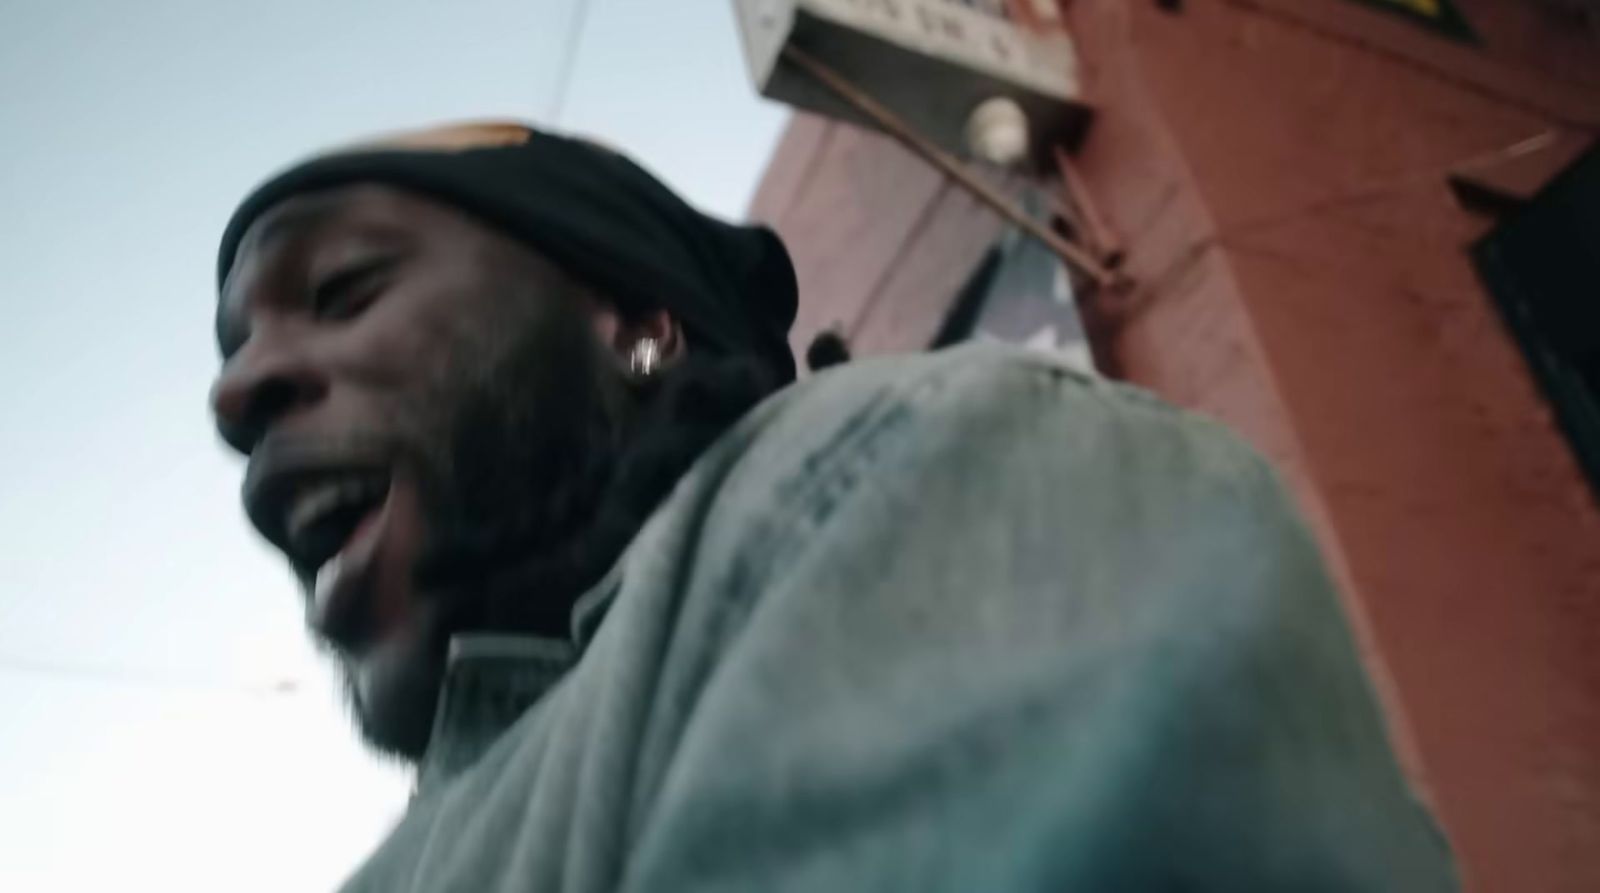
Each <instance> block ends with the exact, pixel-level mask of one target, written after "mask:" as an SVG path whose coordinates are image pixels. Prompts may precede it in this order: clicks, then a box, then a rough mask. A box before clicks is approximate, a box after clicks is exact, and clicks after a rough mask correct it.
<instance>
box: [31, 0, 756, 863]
mask: <svg viewBox="0 0 1600 893" xmlns="http://www.w3.org/2000/svg"><path fill="white" fill-rule="evenodd" d="M578 6H579V0H453V2H445V0H276V2H270V3H269V2H259V0H252V2H244V0H137V2H135V0H0V209H3V212H4V218H3V222H0V302H3V307H4V317H3V319H4V320H5V323H6V325H5V329H4V331H5V335H4V351H3V353H0V364H3V365H0V373H3V374H0V468H4V470H5V472H6V482H5V483H4V484H3V485H0V779H3V781H0V890H7V891H13V890H14V891H30V893H31V891H53V890H70V891H76V890H96V891H98V890H107V889H124V890H145V889H149V890H163V891H188V890H195V891H199V890H205V891H213V890H219V889H227V890H237V891H253V890H262V891H267V890H271V891H283V890H320V889H329V888H331V887H333V886H334V885H335V884H336V883H337V882H338V881H339V880H341V879H342V878H343V877H344V875H345V873H346V872H347V871H348V870H349V869H350V868H352V867H353V866H354V865H355V864H356V863H357V862H358V861H359V860H360V859H361V858H362V857H363V856H364V855H365V854H366V853H367V851H368V850H369V849H370V847H371V846H372V845H373V844H374V843H375V842H376V841H377V840H378V839H379V838H380V836H381V835H382V833H383V831H384V829H385V828H386V827H387V826H388V825H389V824H390V823H391V822H392V821H393V820H394V818H395V817H396V816H397V815H398V813H399V811H400V809H401V807H402V806H403V803H404V799H405V794H406V787H407V781H406V779H405V777H404V775H403V774H402V773H401V772H399V771H398V770H396V769H395V768H393V767H389V766H385V765H384V764H382V763H380V762H378V761H377V760H375V759H374V758H372V757H370V756H369V755H368V754H367V753H366V752H364V751H363V750H362V749H361V747H360V746H359V745H358V744H357V743H356V741H355V738H354V736H353V734H352V733H351V731H350V729H349V726H348V723H347V721H346V719H345V717H344V716H343V714H342V712H341V707H340V705H339V703H338V700H337V697H336V696H335V691H334V686H333V685H332V682H331V675H330V674H329V673H328V672H327V670H326V668H325V667H323V666H322V664H321V663H320V661H319V660H318V659H317V658H316V657H315V656H314V654H313V653H312V652H311V650H310V649H309V647H308V646H307V645H306V644H305V640H304V637H303V634H302V631H301V626H300V618H299V614H298V608H297V605H296V596H295V595H294V591H293V588H292V584H291V582H290V579H289V577H288V574H287V573H286V572H285V571H284V570H283V569H282V568H281V566H280V564H279V562H278V561H277V559H276V558H275V557H274V556H272V555H270V554H269V553H268V552H267V550H266V549H265V548H264V547H263V545H262V544H261V543H260V541H258V539H257V538H256V537H255V535H254V534H253V533H252V532H250V531H249V529H248V527H247V526H246V524H245V522H244V519H243V516H242V514H241V513H240V510H239V508H238V499H237V495H236V494H237V486H238V477H239V474H240V466H239V464H238V462H237V461H235V460H234V459H233V458H232V457H231V456H229V455H228V454H227V453H226V452H225V451H224V450H223V449H222V448H221V447H220V446H219V445H218V442H217V440H216V437H215V435H214V434H213V432H212V429H211V427H210V421H209V419H208V417H207V415H206V411H205V393H206V388H207V386H208V384H209V382H210V378H211V376H212V374H213V373H214V371H215V367H216V358H215V353H214V347H213V345H212V342H211V335H210V314H211V304H212V300H213V290H212V281H211V274H212V264H213V258H214V252H215V246H216V239H217V236H218V235H219V233H220V227H221V225H222V223H223V221H224V220H225V218H226V216H227V214H228V212H229V211H230V210H231V208H232V205H233V204H234V203H235V202H236V201H237V200H238V199H239V198H240V197H241V196H242V194H243V193H244V191H245V190H247V189H248V188H249V187H250V185H251V184H252V183H254V182H255V181H257V180H259V179H261V178H262V177H264V176H265V175H266V174H268V173H269V172H271V171H272V170H273V169H274V168H276V167H279V166H280V165H282V164H284V163H287V162H288V161H291V160H293V159H294V158H296V157H298V156H300V155H303V154H305V153H307V152H309V151H312V150H314V149H316V148H318V147H321V146H326V145H331V144H337V143H340V142H344V141H347V140H350V139H352V138H355V137H360V136H363V135H367V134H370V133H373V132H377V131H385V130H392V129H396V128H404V127H409V126H414V125H417V124H424V123H428V122H432V121H436V120H441V119H451V118H464V117H479V116H486V115H494V116H515V117H522V118H528V119H532V120H534V121H537V122H542V123H547V124H548V123H550V121H551V116H552V115H553V114H555V111H556V110H557V109H558V108H559V109H560V110H561V113H560V116H559V122H558V123H559V124H560V125H562V126H563V127H567V128H571V129H575V130H580V131H584V132H587V133H590V134H592V135H595V136H598V137H600V138H602V139H603V140H604V141H606V142H608V143H610V144H612V145H614V146H617V147H619V148H621V149H623V150H625V151H628V152H630V153H632V154H634V155H635V156H636V157H638V158H640V159H641V160H642V161H644V162H645V163H646V164H647V165H648V166H649V167H651V168H652V169H654V170H655V171H657V172H658V173H660V174H661V175H662V176H663V177H664V178H666V179H667V180H668V181H669V182H670V183H672V184H673V185H675V186H677V187H678V188H679V189H680V190H682V191H683V192H684V193H685V194H686V195H687V196H688V197H689V198H690V199H691V200H693V201H695V202H696V203H698V204H700V205H701V206H702V207H705V208H706V209H708V210H711V211H714V212H717V213H721V214H723V215H725V216H739V215H740V214H741V213H742V212H743V210H744V208H745V205H746V203H747V201H748V199H749V196H750V193H751V191H752V190H753V188H754V185H755V183H756V181H757V179H758V178H759V176H760V174H761V171H762V170H763V168H764V165H765V163H766V160H767V158H768V156H769V154H770V152H771V149H772V146H773V145H774V143H775V141H776V138H777V136H778V133H779V131H780V130H781V128H782V125H783V122H784V120H785V117H786V112H785V110H784V109H782V108H781V107H779V106H775V105H772V104H769V103H766V102H764V101H762V100H760V99H759V98H758V97H756V96H755V95H754V93H753V91H752V89H751V87H750V86H749V84H748V81H747V79H746V76H745V72H744V68H743V61H742V59H741V56H740V50H739V46H738V42H737V38H736V36H735V33H734V30H733V20H732V12H731V3H730V2H729V0H671V2H667V0H589V11H588V14H587V16H586V18H585V20H584V21H583V23H582V24H583V27H582V29H581V41H580V42H579V44H578V50H577V55H576V64H575V66H574V68H573V69H572V77H571V80H570V85H569V89H568V91H567V95H566V96H565V98H564V99H561V98H559V97H558V95H557V94H558V93H559V92H560V91H559V88H558V85H559V84H560V83H561V81H562V79H561V77H560V72H561V70H562V67H563V64H564V62H565V61H566V58H567V57H566V47H567V42H568V41H567V37H568V34H569V33H570V30H571V27H572V25H573V21H574V20H573V14H574V11H575V10H576V9H577V8H578ZM282 689H289V690H287V691H284V690H282Z"/></svg>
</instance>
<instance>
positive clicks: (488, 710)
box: [416, 566, 622, 796]
mask: <svg viewBox="0 0 1600 893" xmlns="http://www.w3.org/2000/svg"><path fill="white" fill-rule="evenodd" d="M621 585H622V575H621V571H620V566H619V567H618V568H613V569H612V571H611V573H609V574H607V575H606V577H605V578H604V579H602V580H601V581H600V582H599V583H598V584H596V585H595V586H594V587H593V588H592V589H590V590H589V591H588V592H586V593H584V595H583V597H582V598H580V599H578V601H577V602H576V603H575V604H574V605H573V608H572V620H571V624H572V627H571V632H570V634H569V635H568V637H567V638H565V639H558V638H550V637H543V636H529V635H518V634H503V633H466V634H462V635H458V636H456V637H454V638H452V639H451V640H450V650H449V653H448V656H447V659H446V664H445V676H444V682H443V685H442V686H441V688H440V692H439V706H438V709H437V711H436V712H435V714H434V717H433V731H432V733H431V735H430V736H429V739H428V751H427V754H426V755H425V756H424V757H423V759H422V762H421V763H420V764H419V766H418V770H417V788H416V795H417V796H424V795H426V794H428V793H429V792H430V791H433V790H436V789H437V788H439V787H440V786H442V785H443V784H445V783H446V782H448V781H449V780H450V779H452V778H454V777H456V776H457V775H459V774H460V773H461V772H462V771H463V770H465V769H467V768H468V767H470V766H472V764H474V763H476V762H477V761H478V760H479V758H481V757H482V756H483V754H484V752H485V751H487V750H488V749H489V748H490V746H492V745H493V744H494V743H495V741H496V740H498V739H499V738H500V736H501V735H502V734H503V733H504V732H505V731H506V730H507V729H509V728H510V727H511V725H512V724H513V723H515V722H516V721H517V719H518V718H519V717H521V716H522V715H523V714H524V713H526V712H527V711H528V708H530V707H532V706H533V705H534V704H535V703H537V702H538V701H539V700H540V699H541V698H543V697H544V696H545V694H547V693H548V692H549V691H550V689H552V688H554V687H555V685H556V683H557V682H560V681H561V679H562V677H564V676H566V674H567V672H568V671H570V670H571V669H572V668H573V666H575V665H576V664H577V662H578V659H579V658H580V657H581V656H582V654H583V652H584V650H585V649H587V648H588V646H589V642H590V641H592V640H593V639H594V635H595V633H596V632H597V631H598V630H599V628H600V623H601V621H603V620H604V619H605V615H606V612H607V611H609V610H610V608H611V603H612V602H613V601H614V600H615V599H616V596H617V592H618V590H619V589H621Z"/></svg>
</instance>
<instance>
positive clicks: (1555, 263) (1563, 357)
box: [1473, 147, 1600, 490]
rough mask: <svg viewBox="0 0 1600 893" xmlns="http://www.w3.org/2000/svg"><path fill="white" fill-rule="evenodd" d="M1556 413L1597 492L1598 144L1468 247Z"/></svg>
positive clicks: (1599, 446)
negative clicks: (1476, 243)
mask: <svg viewBox="0 0 1600 893" xmlns="http://www.w3.org/2000/svg"><path fill="white" fill-rule="evenodd" d="M1473 254H1474V257H1475V258H1476V260H1477V263H1478V271H1479V273H1480V274H1481V275H1482V276H1483V278H1484V280H1485V282H1487V284H1488V286H1489V290H1490V292H1491V293H1492V294H1493V295H1494V298H1495V300H1496V302H1498V303H1499V305H1500V309H1501V312H1502V313H1503V315H1504V317H1505V320H1506V323H1507V324H1508V325H1509V326H1510V328H1511V331H1512V332H1513V334H1515V336H1516V338H1517V340H1518V341H1519V342H1520V343H1521V345H1522V350H1523V353H1524V354H1525V355H1526V356H1527V358H1528V364H1529V365H1530V366H1532V368H1533V372H1534V374H1535V376H1536V377H1537V378H1538V379H1539V383H1540V385H1541V386H1542V387H1543V388H1544V392H1545V394H1546V395H1547V396H1548V397H1549V398H1550V401H1551V403H1553V404H1554V405H1555V410H1556V416H1557V418H1558V419H1559V420H1560V423H1561V426H1562V428H1563V429H1565V431H1566V433H1567V437H1568V438H1569V439H1570V440H1571V441H1572V445H1573V448H1574V449H1575V450H1576V451H1577V453H1578V459H1579V461H1580V462H1581V463H1582V464H1583V467H1584V469H1585V470H1586V471H1587V472H1588V475H1589V480H1590V483H1592V484H1593V485H1594V486H1595V487H1596V489H1597V490H1600V147H1596V148H1594V149H1591V150H1590V151H1589V152H1588V154H1586V155H1584V156H1583V157H1582V158H1580V159H1579V160H1578V161H1577V162H1576V163H1575V164H1573V165H1572V167H1570V168H1568V169H1567V170H1566V171H1565V172H1564V173H1562V174H1561V175H1560V176H1559V177H1557V178H1556V179H1555V181H1554V182H1552V183H1551V184H1550V185H1549V186H1547V187H1546V188H1545V189H1544V190H1543V191H1541V192H1540V193H1539V194H1538V195H1537V196H1535V197H1534V198H1533V200H1532V201H1530V202H1529V203H1528V204H1527V205H1526V206H1525V207H1523V208H1521V209H1520V210H1518V211H1516V212H1514V213H1513V214H1512V216H1511V217H1510V218H1508V219H1507V220H1506V221H1505V222H1504V223H1503V224H1501V225H1500V226H1499V227H1497V228H1496V229H1495V231H1494V232H1492V233H1490V234H1489V236H1488V237H1487V238H1485V239H1484V240H1483V241H1481V242H1479V243H1478V245H1477V246H1476V247H1475V248H1474V249H1473Z"/></svg>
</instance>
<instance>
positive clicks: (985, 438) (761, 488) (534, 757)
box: [213, 125, 1453, 891]
mask: <svg viewBox="0 0 1600 893" xmlns="http://www.w3.org/2000/svg"><path fill="white" fill-rule="evenodd" d="M219 281H220V290H221V297H220V301H219V305H218V313H217V334H218V340H219V344H220V346H221V350H222V354H223V357H224V365H223V369H222V372H221V374H220V377H219V378H218V380H217V383H216V385H215V388H214V390H213V405H214V409H215V413H216V417H217V421H218V426H219V428H220V430H221V432H222V435H223V437H224V438H225V439H226V440H227V441H228V443H230V444H232V445H233V446H234V447H235V448H237V449H238V450H239V451H241V452H242V453H244V454H246V455H247V456H248V457H249V466H248V470H247V473H246V479H245V488H244V491H245V494H244V495H245V504H246V510H247V512H248V514H249V516H250V518H251V520H252V522H254V524H255V525H256V527H257V528H258V529H259V530H260V531H261V533H262V534H263V535H264V536H265V537H266V538H267V539H268V540H270V541H271V542H272V543H273V544H274V545H276V546H278V547H279V548H280V549H282V550H283V551H284V553H285V554H286V555H287V556H288V558H289V560H290V561H291V563H292V564H293V565H294V567H295V570H296V572H297V573H298V574H299V576H300V578H301V580H302V581H303V582H304V586H305V591H306V612H307V617H308V622H309V625H310V627H311V629H312V631H313V633H314V634H315V635H316V636H317V637H318V639H319V640H320V641H321V642H323V643H325V644H326V646H327V647H328V649H329V651H330V653H331V654H332V655H333V657H334V659H335V660H337V661H338V663H339V665H340V667H341V669H342V670H343V673H344V676H345V678H346V680H347V682H348V688H349V694H350V699H351V702H352V704H353V706H354V708H355V713H356V716H357V718H358V720H359V725H360V727H361V729H362V731H363V733H364V734H365V736H366V737H367V738H368V740H369V741H370V742H371V743H372V744H373V745H374V746H376V747H377V748H379V749H382V750H384V751H388V752H391V753H394V754H397V755H399V756H401V757H403V758H405V759H407V760H410V761H412V762H414V763H415V764H416V765H417V769H418V791H417V794H416V796H415V797H414V799H413V801H412V804H411V806H410V807H409V809H408V811H407V814H406V816H405V817H404V819H403V820H402V821H401V822H400V824H399V825H398V827H397V828H396V829H395V830H394V832H393V834H392V835H391V837H390V839H389V840H388V841H387V842H386V843H385V844H384V845H383V846H382V847H381V848H380V849H379V851H378V852H377V853H376V854H375V855H374V856H373V857H372V858H371V860H370V861H369V862H368V863H367V864H366V865H365V866H364V867H363V868H362V869H360V871H359V872H358V873H357V874H356V876H355V877H354V878H353V879H352V880H351V881H350V883H349V886H348V889H351V890H408V891H424V890H560V891H567V890H573V891H576V890H585V891H587V890H670V891H679V890H751V889H762V890H827V891H837V890H919V891H920V890H980V891H999V890H1004V891H1011V890H1095V891H1100V890H1256V889H1289V890H1405V891H1426V890H1441V889H1450V888H1451V887H1452V883H1453V882H1452V880H1451V870H1450V868H1449V858H1448V854H1447V852H1446V848H1445V846H1444V844H1443V842H1442V840H1441V838H1440V837H1439V836H1438V834H1437V833H1436V832H1435V830H1434V828H1433V826H1432V824H1431V822H1430V821H1429V819H1428V817H1427V815H1426V813H1425V812H1424V811H1423V810H1422V809H1421V808H1420V807H1419V806H1417V804H1416V803H1415V802H1414V801H1413V799H1412V798H1411V796H1410V794H1409V792H1408V789H1407V787H1406V784H1405V782H1404V780H1403V779H1402V777H1401V775H1400V773H1399V771H1398V769H1397V768H1396V765H1395V762H1394V760H1393V758H1392V756H1391V754H1390V751H1389V748H1388V745H1387V743H1386V741H1385V737H1384V731H1383V728H1382V723H1381V721H1380V718H1379V714H1378V712H1377V710H1376V709H1375V707H1374V704H1373V699H1372V695H1371V692H1370V690H1369V687H1368V685H1367V683H1366V681H1365V679H1364V678H1363V676H1362V674H1361V672H1360V670H1359V668H1358V663H1357V658H1356V655H1355V652H1354V649H1353V648H1352V646H1351V643H1350V637H1349V634H1348V631H1347V629H1346V626H1345V623H1344V621H1343V620H1342V618H1341V616H1340V614H1339V611H1338V607H1337V604H1336V600H1335V596H1334V595H1333V593H1332V590H1331V588H1330V586H1329V584H1328V581H1327V579H1326V575H1325V574H1324V573H1323V571H1322V569H1321V566H1320V564H1319V561H1318V559H1317V556H1316V553H1315V551H1314V548H1313V547H1312V545H1311V543H1310V541H1309V540H1308V538H1307V536H1306V534H1305V532H1304V531H1303V529H1302V527H1301V525H1300V524H1299V523H1297V521H1296V520H1295V519H1294V517H1293V514H1292V512H1291V511H1290V510H1289V509H1288V508H1287V506H1286V502H1285V499H1284V496H1283V495H1282V493H1281V491H1280V488H1279V486H1278V485H1277V484H1276V483H1275V481H1274V480H1273V478H1272V476H1271V475H1270V473H1268V471H1267V470H1266V469H1265V468H1264V467H1263V465H1262V463H1261V462H1260V461H1259V460H1258V459H1256V458H1255V457H1254V456H1253V455H1252V454H1251V453H1250V452H1249V451H1248V450H1246V449H1245V448H1244V447H1242V446H1240V445H1239V444H1238V443H1237V442H1236V441H1235V440H1234V439H1233V438H1231V437H1230V436H1228V435H1227V434H1225V433H1223V432H1222V431H1220V430H1219V429H1218V428H1217V427H1216V426H1214V425H1211V424H1208V423H1205V422H1202V421H1200V420H1197V419H1194V418H1191V417H1187V416H1184V415H1182V414H1180V413H1178V412H1176V411H1174V410H1171V409H1169V408H1167V407H1165V406H1164V405H1162V404H1160V403H1158V402H1156V401H1154V400H1151V399H1149V398H1146V397H1143V396H1141V395H1139V394H1137V393H1134V392H1131V391H1128V390H1126V389H1123V388H1120V387H1118V386H1115V385H1111V384H1107V383H1104V382H1099V381H1094V380H1091V379H1087V378H1085V377H1083V376H1080V375H1077V374H1075V373H1073V372H1071V371H1068V370H1067V369H1065V368H1063V367H1061V366H1059V365H1056V364H1054V363H1052V362H1051V361H1049V360H1047V359H1043V358H1039V357H1035V356H1031V355H1023V354H1020V353H1014V352H1012V351H1009V350H1005V349H999V348H965V349H959V350H954V351H947V352H943V353H939V354H931V355H925V356H919V357H907V358H901V359H894V360H879V361H872V362H863V363H856V364H851V365H846V366H843V367H841V368H840V369H838V370H834V371H831V372H829V373H828V374H824V375H818V376H815V377H813V378H812V379H810V380H809V381H807V382H804V383H801V384H797V385H788V386H787V387H785V385H787V384H788V382H790V381H791V380H792V379H793V377H794V367H793V360H792V359H791V357H790V354H789V351H788V347H787V344H786V335H787V330H788V327H789V324H790V323H791V321H792V319H793V316H794V313H795V305H796V294H795V283H794V277H793V271H792V269H791V267H790V265H789V262H788V259H787V256H786V254H785V252H784V251H783V248H782V246H781V244H780V243H779V242H778V241H777V240H776V238H775V237H773V236H772V235H771V234H770V233H769V232H767V231H765V230H762V229H758V228H740V227H733V226H729V225H727V224H723V223H720V222H717V221H714V220H712V219H710V218H707V217H705V216H703V215H701V214H699V213H697V212H695V211H694V210H692V209H690V208H689V207H688V206H687V205H685V204H684V203H683V202H681V201H680V200H679V199H677V198H676V197H675V196H673V195H672V194H671V193H670V192H669V191H668V190H667V189H666V188H665V187H663V186H662V185H661V184H659V183H658V182H656V181H655V180H654V179H653V178H652V177H650V176H649V175H648V174H646V173H644V172H643V171H642V170H641V169H639V168H638V167H636V166H634V165H633V164H631V163H630V162H628V161H626V160H624V159H622V158H621V157H620V156H618V155H616V154H614V153H612V152H609V151H607V150H604V149H601V148H598V147H596V146H593V145H591V144H588V143H585V142H581V141H577V140H572V139H567V138H563V137H558V136H555V135H551V134H546V133H536V132H534V131H532V130H530V129H527V128H523V127H521V126H517V125H478V126H465V127H456V128H446V129H441V130H437V131H432V132H427V133H424V134H420V135H412V136H409V137H404V138H399V139H395V140H390V141H387V142H384V143H380V144H375V145H368V146H365V147H358V148H355V149H348V150H344V151H342V152H337V153H334V154H331V155H327V156H323V157H320V158H315V159H312V160H311V161H308V162H305V163H303V164H301V165H298V166H296V167H294V168H291V169H290V170H289V171H287V172H285V173H283V174H281V175H279V176H278V177H276V178H274V179H273V180H271V181H269V182H268V183H266V184H265V185H263V186H261V187H260V188H258V189H257V190H256V191H255V192H254V193H252V195H251V196H250V197H249V198H247V199H246V200H245V201H244V203H243V204H242V205H241V206H240V208H239V209H238V211H237V212H236V213H235V215H234V217H233V219H232V220H231V221H230V222H229V225H228V227H227V231H226V233H225V235H224V237H223V243H222V249H221V253H220V259H219Z"/></svg>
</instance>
